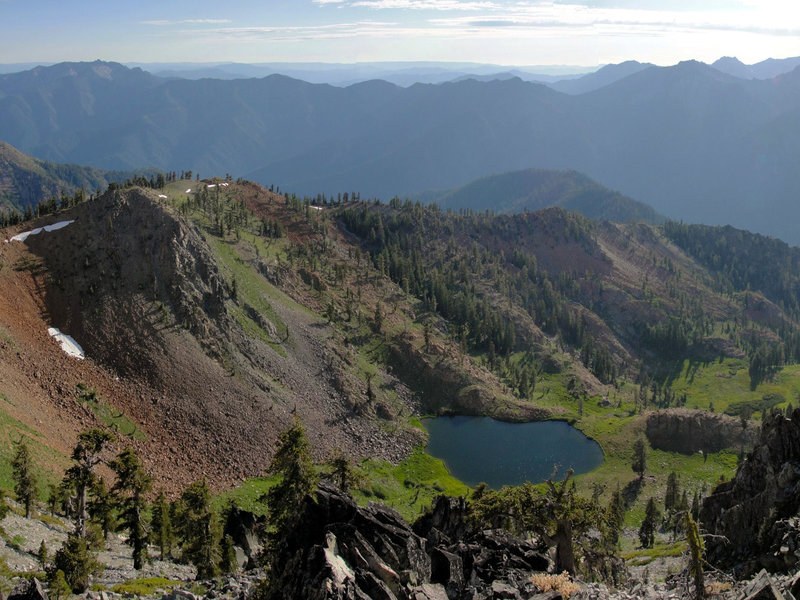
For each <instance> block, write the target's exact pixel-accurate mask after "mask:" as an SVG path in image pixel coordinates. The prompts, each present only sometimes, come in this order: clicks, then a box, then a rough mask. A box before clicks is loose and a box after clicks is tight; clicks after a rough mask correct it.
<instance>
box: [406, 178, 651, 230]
mask: <svg viewBox="0 0 800 600" xmlns="http://www.w3.org/2000/svg"><path fill="white" fill-rule="evenodd" d="M419 197H420V199H423V200H425V201H428V202H436V203H437V204H438V205H439V206H440V207H441V208H444V209H452V210H459V209H469V210H474V211H477V212H482V211H485V210H490V211H492V212H495V213H498V214H502V213H521V212H534V211H537V210H541V209H543V208H549V207H552V206H558V207H560V208H564V209H566V210H571V211H574V212H577V213H580V214H582V215H583V216H585V217H589V218H590V219H596V220H598V221H616V222H618V223H629V222H643V223H650V224H653V225H655V224H659V223H663V222H664V221H665V218H664V217H663V216H662V215H659V214H658V213H657V212H656V211H654V210H653V209H652V207H650V206H648V205H646V204H644V203H642V202H638V201H636V200H633V199H632V198H628V197H627V196H623V195H622V194H620V193H619V192H615V191H613V190H609V189H608V188H606V187H604V186H602V185H600V184H599V183H597V182H596V181H593V180H592V179H590V178H589V177H586V176H585V175H582V174H580V173H577V172H575V171H548V170H545V169H525V170H523V171H512V172H509V173H502V174H498V175H487V176H486V177H481V178H480V179H478V180H476V181H473V182H471V183H468V184H467V185H465V186H463V187H460V188H458V189H455V190H450V191H447V192H428V193H426V194H420V196H419Z"/></svg>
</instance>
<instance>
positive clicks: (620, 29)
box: [0, 0, 800, 66]
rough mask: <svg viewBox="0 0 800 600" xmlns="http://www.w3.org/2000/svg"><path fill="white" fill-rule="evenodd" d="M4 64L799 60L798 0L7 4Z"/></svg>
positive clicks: (87, 0)
mask: <svg viewBox="0 0 800 600" xmlns="http://www.w3.org/2000/svg"><path fill="white" fill-rule="evenodd" d="M0 22H2V23H3V24H4V27H3V33H2V36H0V63H6V64H7V63H28V62H46V63H53V62H61V61H67V60H69V61H82V60H96V59H101V60H113V61H118V62H123V63H127V62H249V63H265V62H340V63H353V62H383V61H448V62H467V61H468V62H480V63H492V64H497V65H509V66H530V65H580V66H599V65H603V64H608V63H617V62H622V61H624V60H639V61H642V62H653V63H656V64H660V65H670V64H675V63H677V62H679V61H681V60H687V59H697V60H702V61H704V62H713V61H714V60H716V59H717V58H720V57H721V56H736V57H738V58H739V59H740V60H742V61H743V62H745V63H747V64H750V63H753V62H758V61H760V60H763V59H766V58H769V57H772V58H784V57H789V56H800V2H798V1H797V0H646V1H636V0H558V1H551V2H540V1H537V0H227V1H221V0H214V1H210V0H158V1H156V0H137V1H136V2H130V1H128V0H119V1H113V2H109V1H108V0H102V1H99V0H69V1H64V0H0Z"/></svg>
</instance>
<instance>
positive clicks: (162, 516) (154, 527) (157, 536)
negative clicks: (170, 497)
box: [150, 490, 173, 560]
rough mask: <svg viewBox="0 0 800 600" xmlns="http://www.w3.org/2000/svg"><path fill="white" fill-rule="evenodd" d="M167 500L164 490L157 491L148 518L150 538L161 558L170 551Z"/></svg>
mask: <svg viewBox="0 0 800 600" xmlns="http://www.w3.org/2000/svg"><path fill="white" fill-rule="evenodd" d="M169 508H170V507H169V502H167V498H166V496H165V495H164V490H161V491H159V492H158V496H157V497H156V501H155V503H153V507H152V518H151V520H150V539H151V540H152V542H153V543H154V544H155V545H156V546H158V550H159V552H160V557H161V560H164V558H165V557H166V556H168V555H169V554H170V553H171V552H172V539H173V534H172V519H171V518H170V509H169Z"/></svg>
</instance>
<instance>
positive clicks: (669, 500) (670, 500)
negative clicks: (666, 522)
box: [664, 471, 679, 511]
mask: <svg viewBox="0 0 800 600" xmlns="http://www.w3.org/2000/svg"><path fill="white" fill-rule="evenodd" d="M678 491H679V489H678V475H677V474H676V473H675V471H672V472H671V473H670V474H669V476H668V477H667V491H666V492H665V493H664V510H666V511H671V510H674V509H675V508H677V506H678V502H679V499H678Z"/></svg>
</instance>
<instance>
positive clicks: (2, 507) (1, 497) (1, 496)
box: [0, 490, 8, 521]
mask: <svg viewBox="0 0 800 600" xmlns="http://www.w3.org/2000/svg"><path fill="white" fill-rule="evenodd" d="M7 514H8V504H7V503H6V495H5V492H3V490H0V521H2V520H3V519H5V518H6V515H7Z"/></svg>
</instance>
